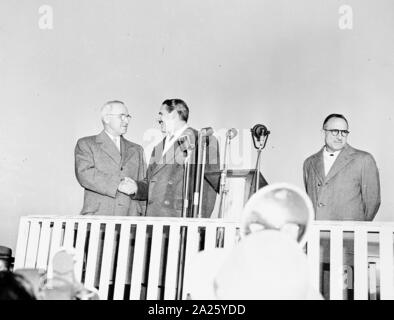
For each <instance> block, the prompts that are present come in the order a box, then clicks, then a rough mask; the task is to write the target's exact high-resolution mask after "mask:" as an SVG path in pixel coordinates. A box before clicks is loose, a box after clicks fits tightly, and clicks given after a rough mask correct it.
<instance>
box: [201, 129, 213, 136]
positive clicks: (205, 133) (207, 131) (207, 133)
mask: <svg viewBox="0 0 394 320" xmlns="http://www.w3.org/2000/svg"><path fill="white" fill-rule="evenodd" d="M200 133H201V135H202V136H207V137H208V136H211V135H212V134H213V129H212V127H206V128H202V129H201V130H200Z"/></svg>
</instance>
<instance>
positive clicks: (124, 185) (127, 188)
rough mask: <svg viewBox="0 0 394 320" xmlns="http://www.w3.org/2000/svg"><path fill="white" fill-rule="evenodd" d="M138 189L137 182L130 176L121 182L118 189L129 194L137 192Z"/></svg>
mask: <svg viewBox="0 0 394 320" xmlns="http://www.w3.org/2000/svg"><path fill="white" fill-rule="evenodd" d="M137 189H138V187H137V184H136V182H135V181H134V180H133V179H131V178H129V177H126V178H124V179H123V180H122V181H121V182H120V184H119V187H118V190H119V191H120V192H122V193H124V194H127V195H131V194H134V193H136V192H137Z"/></svg>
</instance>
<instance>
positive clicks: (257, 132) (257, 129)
mask: <svg viewBox="0 0 394 320" xmlns="http://www.w3.org/2000/svg"><path fill="white" fill-rule="evenodd" d="M250 131H251V132H252V136H253V137H255V138H256V139H258V140H260V139H261V137H262V136H264V137H265V136H268V135H269V134H270V133H271V132H269V131H268V129H267V127H266V126H264V125H262V124H256V125H255V126H254V127H253V128H252V129H250Z"/></svg>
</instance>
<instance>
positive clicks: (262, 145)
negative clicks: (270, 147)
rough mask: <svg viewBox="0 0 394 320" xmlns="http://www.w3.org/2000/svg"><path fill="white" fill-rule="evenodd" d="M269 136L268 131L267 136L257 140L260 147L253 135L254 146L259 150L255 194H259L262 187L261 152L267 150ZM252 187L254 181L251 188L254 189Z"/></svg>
mask: <svg viewBox="0 0 394 320" xmlns="http://www.w3.org/2000/svg"><path fill="white" fill-rule="evenodd" d="M269 134H270V132H269V131H267V133H266V134H265V135H262V136H260V137H259V138H257V141H258V142H259V145H258V146H257V145H256V142H255V138H254V136H253V134H252V139H253V145H254V147H255V149H257V160H256V173H255V175H256V189H255V192H257V190H259V185H260V167H261V165H260V162H261V151H262V150H263V149H264V148H265V145H266V143H267V139H268V136H269ZM252 185H253V180H252V183H251V188H252ZM250 193H251V192H250Z"/></svg>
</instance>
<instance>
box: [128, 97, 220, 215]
mask: <svg viewBox="0 0 394 320" xmlns="http://www.w3.org/2000/svg"><path fill="white" fill-rule="evenodd" d="M188 118H189V108H188V106H187V105H186V103H185V102H184V101H183V100H181V99H169V100H165V101H164V102H163V103H162V106H161V108H160V111H159V119H158V121H159V123H160V126H161V131H162V132H163V133H164V134H166V137H165V138H164V139H163V140H162V141H161V142H160V143H159V144H158V145H157V146H156V147H155V148H154V149H153V152H152V156H151V159H150V164H149V166H148V170H147V174H146V177H145V179H143V180H142V179H141V180H139V181H135V188H134V190H133V191H135V199H141V200H145V199H146V200H148V203H147V210H146V215H147V216H157V217H163V216H164V217H181V215H182V206H183V183H184V169H185V168H184V161H185V151H184V149H183V147H182V143H181V142H180V138H183V137H185V136H187V137H188V140H189V141H190V143H191V144H194V145H195V147H196V148H197V145H198V132H197V131H196V130H195V129H193V128H191V127H189V126H188V124H187V121H188ZM207 141H208V144H207V155H206V167H205V172H206V173H207V172H212V171H218V170H219V161H220V160H219V147H218V142H217V139H216V138H215V137H214V136H212V135H211V136H209V138H207ZM196 148H195V149H194V150H193V152H192V153H191V155H190V163H191V164H192V165H191V166H190V181H189V195H188V198H189V202H190V206H189V210H188V213H187V216H192V215H193V212H192V210H191V209H192V207H191V199H192V196H193V193H194V185H195V175H196V161H197V155H196ZM211 180H212V179H211ZM211 182H213V184H211V183H210V182H209V181H208V180H207V179H206V177H205V179H204V181H203V183H204V186H203V195H202V207H201V216H202V217H210V216H211V213H212V211H213V208H214V206H215V201H216V192H217V189H218V185H219V181H218V179H217V180H216V181H211Z"/></svg>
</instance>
